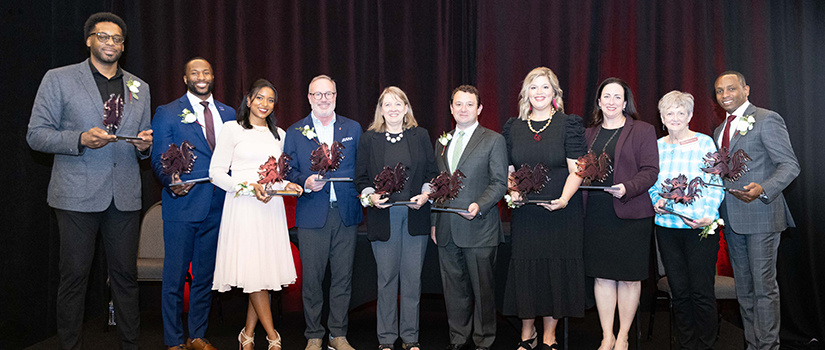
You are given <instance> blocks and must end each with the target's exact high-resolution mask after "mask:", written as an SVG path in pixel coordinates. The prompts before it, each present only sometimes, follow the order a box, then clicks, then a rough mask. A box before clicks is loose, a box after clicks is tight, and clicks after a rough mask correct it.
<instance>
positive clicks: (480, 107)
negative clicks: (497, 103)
mask: <svg viewBox="0 0 825 350" xmlns="http://www.w3.org/2000/svg"><path fill="white" fill-rule="evenodd" d="M482 108H484V106H482V105H478V111H476V115H481V109H482Z"/></svg>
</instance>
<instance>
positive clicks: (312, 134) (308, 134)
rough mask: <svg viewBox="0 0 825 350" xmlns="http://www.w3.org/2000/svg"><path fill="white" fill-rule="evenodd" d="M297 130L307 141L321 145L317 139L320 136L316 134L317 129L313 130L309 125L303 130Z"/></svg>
mask: <svg viewBox="0 0 825 350" xmlns="http://www.w3.org/2000/svg"><path fill="white" fill-rule="evenodd" d="M295 130H298V131H300V132H301V135H304V136H305V137H306V138H307V139H310V140H313V141H315V143H317V144H319V145H320V144H321V143H320V142H318V139H316V137H317V136H318V134H316V133H315V128H312V127H310V126H309V125H304V127H303V128H301V127H298V128H295Z"/></svg>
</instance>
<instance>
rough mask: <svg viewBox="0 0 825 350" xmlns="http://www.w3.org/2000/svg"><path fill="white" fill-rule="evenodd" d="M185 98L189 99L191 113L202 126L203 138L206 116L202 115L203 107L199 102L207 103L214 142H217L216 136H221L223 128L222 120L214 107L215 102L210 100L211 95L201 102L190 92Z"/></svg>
mask: <svg viewBox="0 0 825 350" xmlns="http://www.w3.org/2000/svg"><path fill="white" fill-rule="evenodd" d="M186 98H188V99H189V104H191V105H192V109H193V111H192V113H195V116H196V117H197V118H198V123H200V125H202V127H201V131H202V132H203V137H204V138H206V119H205V118H206V116H204V114H203V110H204V108H203V105H202V104H201V101H206V102H209V110H210V111H212V125H214V126H215V141H216V142H217V140H218V135H220V134H221V128H222V127H223V120H222V119H221V114H220V112H218V107H217V106H215V100H214V99H213V98H212V94H209V97H208V98H207V99H205V100H201V98H200V97H197V96H195V94H193V93H192V92H191V91H187V92H186Z"/></svg>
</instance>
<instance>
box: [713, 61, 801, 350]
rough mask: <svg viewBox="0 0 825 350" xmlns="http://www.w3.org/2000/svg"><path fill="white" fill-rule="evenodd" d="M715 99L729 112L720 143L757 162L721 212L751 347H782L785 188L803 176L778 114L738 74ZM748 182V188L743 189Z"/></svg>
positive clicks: (724, 78) (724, 79)
mask: <svg viewBox="0 0 825 350" xmlns="http://www.w3.org/2000/svg"><path fill="white" fill-rule="evenodd" d="M714 87H715V91H716V101H717V102H718V103H719V105H720V106H721V107H722V108H723V109H724V110H725V111H726V112H727V118H726V119H725V122H723V123H722V125H719V126H718V127H717V128H716V130H714V133H713V136H714V139H715V140H716V141H717V145H718V146H719V147H720V148H721V147H725V148H727V149H728V150H729V151H730V153H731V154H733V152H735V151H737V150H740V149H741V150H744V151H745V152H746V153H747V154H748V155H749V156H750V157H751V158H752V159H753V160H752V161H750V162H748V163H747V165H748V168H749V169H750V171H748V172H746V173H745V174H744V175H742V177H741V178H740V179H739V180H738V181H736V182H731V181H727V180H725V186H727V187H728V188H729V189H731V190H729V191H728V192H727V193H726V194H725V199H724V201H723V202H722V206H721V208H720V211H721V214H722V217H723V218H724V220H725V223H726V228H725V239H726V240H727V242H728V248H729V250H730V259H731V265H732V267H733V274H734V278H735V280H736V296H737V298H738V299H739V309H740V313H741V314H742V323H743V324H744V329H745V340H746V342H747V348H748V349H779V316H780V315H779V286H778V285H777V283H776V256H777V250H778V249H779V238H780V234H781V233H782V231H784V230H785V228H787V227H793V226H794V222H793V218H792V217H791V213H790V211H789V210H788V205H787V204H786V203H785V197H784V196H783V195H782V190H784V189H785V187H787V186H788V185H789V184H790V183H791V181H793V179H794V178H796V176H797V175H798V174H799V163H798V162H797V160H796V156H795V155H794V152H793V148H792V147H791V142H790V139H789V138H788V129H787V128H786V127H785V121H784V120H783V119H782V117H781V116H780V115H779V114H777V113H776V112H774V111H770V110H767V109H763V108H759V107H756V106H754V105H752V104H750V102H748V94H749V93H750V86H748V85H747V84H746V83H745V77H744V76H743V75H742V74H741V73H739V72H734V71H727V72H724V73H722V74H721V75H719V77H718V78H717V79H716V83H715V85H714ZM743 184H744V185H743Z"/></svg>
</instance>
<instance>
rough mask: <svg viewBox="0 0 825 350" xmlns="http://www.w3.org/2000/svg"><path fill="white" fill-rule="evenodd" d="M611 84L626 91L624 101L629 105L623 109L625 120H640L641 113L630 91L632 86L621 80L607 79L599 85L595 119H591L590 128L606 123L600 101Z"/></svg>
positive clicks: (594, 113) (594, 108)
mask: <svg viewBox="0 0 825 350" xmlns="http://www.w3.org/2000/svg"><path fill="white" fill-rule="evenodd" d="M610 84H619V86H621V87H622V90H624V101H625V102H626V103H627V107H625V108H624V109H622V114H624V116H625V118H627V117H630V118H633V119H637V120H638V119H639V112H638V111H636V101H634V99H633V92H631V91H630V85H628V84H627V82H626V81H624V80H622V79H619V78H607V79H605V80H604V81H603V82H602V84H601V85H599V90H598V92H597V93H596V100H595V101H596V102H595V104H594V105H593V118H591V119H590V125H589V126H590V127H593V126H599V125H601V124H602V122H603V121H604V115H602V109H601V108H599V99H600V98H601V97H602V91H604V87H605V86H607V85H610Z"/></svg>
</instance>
